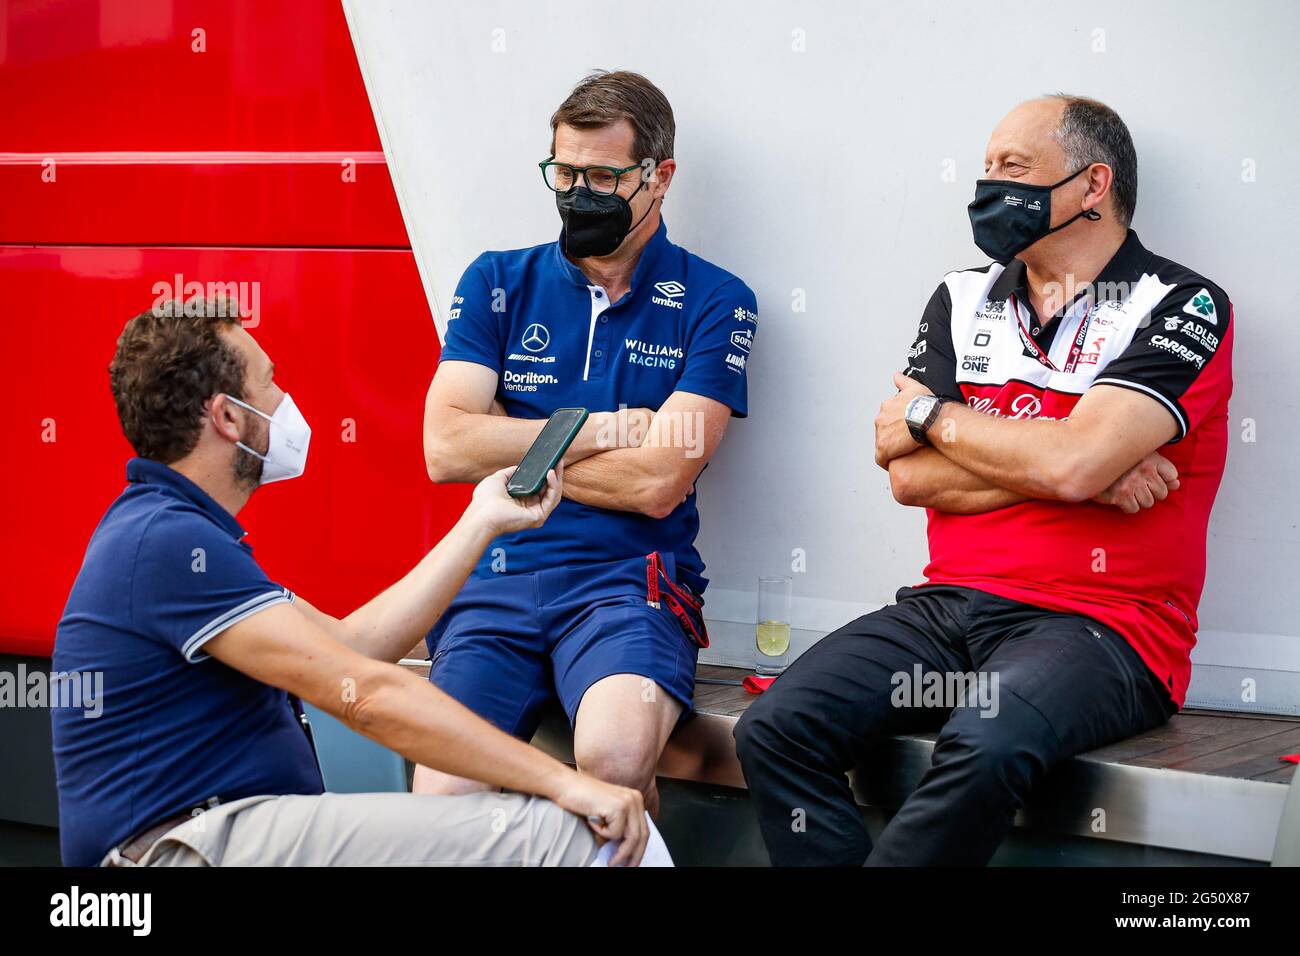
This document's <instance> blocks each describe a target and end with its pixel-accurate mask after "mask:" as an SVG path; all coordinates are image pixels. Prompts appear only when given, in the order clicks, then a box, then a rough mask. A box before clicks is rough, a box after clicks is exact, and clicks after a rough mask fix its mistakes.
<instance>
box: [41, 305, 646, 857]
mask: <svg viewBox="0 0 1300 956" xmlns="http://www.w3.org/2000/svg"><path fill="white" fill-rule="evenodd" d="M196 302H197V304H196ZM237 314H238V313H237V312H236V311H235V309H234V308H233V307H228V306H221V307H217V304H216V303H212V302H208V303H204V302H202V301H200V300H191V302H189V303H185V304H184V305H181V304H179V303H167V304H166V305H165V306H164V307H162V308H159V309H152V310H150V311H148V312H144V313H141V314H140V315H138V316H136V317H135V318H133V319H132V320H131V321H130V322H128V323H127V325H126V328H125V329H124V330H123V332H122V336H121V338H120V339H119V340H118V346H117V353H116V355H115V356H114V358H113V363H112V366H111V368H110V378H111V381H112V388H113V397H114V400H115V402H116V404H117V411H118V417H119V418H120V420H121V422H122V430H123V431H124V432H125V434H126V436H127V438H128V439H129V440H130V441H131V444H132V445H133V447H134V448H135V449H136V452H137V453H138V454H139V456H140V457H138V458H134V459H132V460H131V461H130V463H129V464H128V465H127V469H126V476H127V482H128V484H127V487H126V489H125V490H124V491H123V492H122V493H121V495H119V496H118V498H117V500H116V501H115V502H114V503H113V505H112V506H111V507H110V508H109V510H108V513H107V514H105V515H104V518H103V520H102V521H101V522H100V524H99V527H98V528H96V529H95V533H94V535H93V536H92V538H91V540H90V544H89V546H88V547H87V549H86V557H85V561H84V563H83V564H82V567H81V571H80V573H79V574H78V575H77V580H76V583H75V584H74V585H73V587H72V592H71V594H70V595H69V597H68V603H67V607H66V609H65V610H64V614H63V618H62V620H60V622H59V626H58V631H57V634H56V638H55V645H54V669H55V671H56V672H57V673H61V674H68V675H81V674H92V673H93V674H99V675H102V686H103V688H104V691H103V699H102V701H101V703H102V706H101V707H100V708H97V710H98V712H96V711H90V712H86V711H82V710H80V709H75V710H74V709H71V708H55V709H54V710H53V712H52V713H53V729H54V757H55V768H56V772H57V777H58V789H59V830H60V839H61V842H62V848H63V860H64V863H66V864H69V865H76V866H88V865H94V864H96V863H100V862H104V863H108V864H110V865H203V864H207V865H222V864H259V863H260V864H274V865H282V864H304V865H316V864H371V865H374V864H385V865H389V864H406V865H427V864H456V863H482V864H512V863H533V864H560V863H568V864H582V863H587V862H590V861H591V860H592V859H593V858H594V857H595V855H596V838H595V836H593V834H592V833H591V832H589V829H588V828H590V829H591V830H594V831H595V835H596V836H600V837H603V838H609V839H617V838H620V837H621V838H622V845H621V846H620V847H619V848H618V850H617V851H616V853H615V856H616V857H617V859H616V860H615V862H617V863H623V862H636V861H637V860H638V859H639V857H640V854H641V850H642V848H643V847H644V846H645V837H646V834H647V830H648V826H647V823H646V820H645V814H644V810H643V808H642V800H641V795H640V794H639V793H637V792H636V791H635V790H629V789H625V788H620V787H613V786H610V785H609V784H607V783H603V782H601V781H598V780H595V779H593V778H591V777H589V776H585V775H583V774H580V773H574V772H573V771H571V770H570V769H569V768H567V767H565V766H564V765H563V764H561V763H559V762H558V761H556V760H553V759H552V758H550V757H548V756H546V755H545V754H543V753H541V752H540V751H538V750H535V749H534V748H532V747H529V746H527V745H525V744H522V743H520V742H519V741H517V740H515V739H513V738H512V737H510V736H508V735H506V734H504V733H502V732H501V731H499V730H497V729H496V728H494V727H492V726H491V725H490V724H488V723H486V722H485V721H483V720H481V719H480V718H478V717H476V716H474V715H473V714H472V713H470V712H469V711H468V710H466V709H465V708H464V707H462V706H461V705H459V704H457V703H456V702H455V701H453V700H451V699H450V698H448V697H447V696H446V695H445V694H443V693H441V692H439V691H438V690H437V689H436V688H434V687H431V686H429V684H428V683H427V682H425V681H423V680H421V679H420V678H417V677H415V676H414V675H412V674H410V673H408V672H407V671H404V670H403V669H402V668H400V667H397V666H395V664H394V663H392V662H394V661H396V660H397V659H398V658H399V657H401V656H402V654H403V652H404V651H406V650H408V649H409V648H410V646H411V645H412V644H413V643H415V642H416V641H417V640H418V639H419V637H420V636H421V635H422V634H424V633H425V632H426V631H427V630H428V629H429V628H430V627H431V626H432V625H433V623H434V621H436V620H437V617H438V615H439V613H440V612H441V611H442V609H443V608H444V607H446V605H447V602H449V601H450V600H451V598H452V596H453V595H454V594H455V593H456V591H457V589H458V588H459V587H460V585H461V583H462V582H463V581H464V580H465V577H466V575H467V574H468V573H469V571H470V569H471V568H472V567H473V565H474V562H475V561H476V560H477V559H478V557H479V555H480V554H481V553H482V550H483V547H484V546H485V545H486V544H487V543H488V542H489V541H490V540H492V538H494V537H495V536H497V535H499V534H501V533H502V532H506V531H516V530H520V529H523V528H527V527H535V526H537V525H539V524H541V523H542V522H543V521H545V520H546V516H547V514H548V513H549V512H550V511H551V509H553V508H554V507H555V505H556V504H557V503H558V502H559V498H560V488H561V483H560V480H559V476H557V475H555V474H552V475H550V476H549V478H548V485H549V487H548V490H547V491H546V493H545V494H544V495H543V496H542V497H541V498H540V499H532V500H528V501H514V500H512V499H511V498H510V497H509V496H508V495H507V494H506V490H505V482H506V477H507V474H508V472H509V470H508V469H503V470H501V471H498V472H495V473H494V474H492V475H489V476H487V477H485V478H484V479H483V481H482V482H481V483H480V484H479V486H478V488H476V489H475V491H474V497H473V500H472V501H471V503H470V505H469V507H468V508H467V509H466V511H465V513H464V515H462V517H461V519H460V521H458V522H457V524H456V525H455V527H454V528H453V529H452V530H451V531H450V532H448V534H447V536H446V537H445V538H444V539H443V540H442V541H441V542H440V543H439V544H438V546H437V547H435V548H434V549H433V550H432V551H430V552H429V554H428V555H426V556H425V558H424V559H423V560H421V561H420V563H419V564H417V565H416V566H415V567H414V568H413V569H412V570H411V571H410V572H409V573H408V574H407V575H406V576H405V577H403V578H402V579H401V580H400V581H398V582H397V583H395V584H394V585H393V586H392V587H390V588H388V589H387V590H385V591H384V592H383V593H382V594H380V595H379V596H378V597H376V598H375V599H374V600H372V601H370V602H368V603H367V604H365V605H363V606H362V607H360V608H358V609H357V610H355V611H353V612H352V613H351V614H349V615H348V616H347V617H345V618H342V619H338V618H334V617H331V616H329V615H328V614H325V613H324V612H322V611H319V610H317V609H316V608H314V607H312V605H311V604H309V603H308V602H307V601H306V600H305V599H304V598H303V597H301V596H297V595H295V594H294V593H293V592H291V591H290V590H289V589H288V588H286V587H284V586H282V585H281V584H279V583H276V582H273V581H271V580H270V579H269V578H268V577H267V576H266V574H264V573H263V572H262V569H261V568H259V567H258V565H257V562H256V561H255V560H254V559H253V554H252V549H251V548H250V547H249V546H248V544H247V543H246V542H245V541H244V530H243V529H242V528H241V527H240V526H239V523H238V522H237V521H236V520H235V515H236V514H237V513H238V512H239V511H240V509H241V508H242V507H243V506H244V504H245V503H246V502H247V501H248V499H249V497H250V496H251V495H252V494H253V492H254V491H256V490H257V488H259V487H260V486H261V485H263V484H266V483H268V482H272V481H279V480H282V479H287V478H294V477H296V476H298V475H300V474H302V473H303V470H304V468H305V466H306V460H307V450H308V445H309V440H310V438H311V429H310V428H309V427H308V426H307V422H306V421H305V420H304V418H303V416H302V415H301V413H299V411H298V409H297V406H296V405H295V404H294V402H293V399H292V398H290V397H289V396H288V395H287V394H285V393H284V392H283V391H281V390H280V388H279V386H278V385H277V384H276V382H275V379H274V377H273V376H274V371H275V367H274V366H273V365H272V364H271V361H270V359H269V358H268V357H267V355H266V353H265V352H263V351H262V349H261V348H260V347H258V345H257V343H256V342H255V341H254V339H253V337H252V336H251V335H249V334H248V332H247V331H245V330H244V329H243V328H241V327H240V324H239V321H238V319H237ZM291 695H292V696H291ZM296 698H301V699H303V700H306V701H309V702H310V703H312V704H314V705H316V706H317V707H319V708H321V709H322V710H324V711H326V712H327V713H329V714H332V715H333V716H335V717H337V718H338V719H339V720H341V721H343V722H344V723H345V724H346V725H348V726H349V727H351V728H352V729H354V730H357V731H359V732H361V733H364V734H365V735H366V736H368V737H371V738H372V739H374V740H377V741H379V742H380V743H382V744H384V745H386V746H388V747H390V748H392V749H393V750H396V751H398V752H399V753H402V754H404V755H406V756H407V757H409V758H410V759H412V760H415V761H420V762H423V763H426V764H429V763H432V764H433V765H434V766H440V767H442V768H443V769H445V770H447V771H449V772H454V773H460V774H465V775H467V776H472V777H477V778H479V779H481V780H483V781H485V782H486V783H488V784H490V785H492V786H495V787H498V788H505V789H508V790H512V791H516V792H515V793H510V794H501V793H494V794H479V795H477V796H473V797H458V798H438V797H424V796H418V795H413V794H406V793H379V794H333V793H324V792H323V791H324V787H323V783H322V780H321V775H320V772H319V770H318V768H317V764H316V760H315V756H314V753H313V750H312V746H311V743H310V741H309V739H308V736H307V734H306V732H305V729H304V726H303V725H302V724H301V723H300V716H299V715H300V713H301V711H300V710H299V709H298V706H297V700H296ZM531 795H536V796H531ZM542 798H549V799H542ZM566 810H567V811H570V812H567V813H566V812H565V811H566Z"/></svg>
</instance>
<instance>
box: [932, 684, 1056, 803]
mask: <svg viewBox="0 0 1300 956" xmlns="http://www.w3.org/2000/svg"><path fill="white" fill-rule="evenodd" d="M1016 703H1017V704H1019V706H1013V707H1012V708H1010V709H1009V710H1004V712H1003V713H1000V714H999V715H998V716H996V717H981V716H979V712H978V711H973V710H958V711H957V712H956V714H955V715H954V717H953V718H952V719H951V720H949V722H948V724H947V725H946V726H945V727H944V729H943V731H942V732H941V733H940V735H939V738H938V740H937V741H936V742H935V754H934V763H935V765H936V766H939V765H942V764H954V765H958V766H961V767H962V768H963V769H964V771H965V773H966V775H967V776H968V778H969V779H970V781H971V782H972V783H973V784H974V785H976V786H979V787H981V788H986V789H994V790H1001V791H1004V792H1006V793H1009V794H1014V795H1016V796H1023V795H1024V792H1025V791H1026V789H1027V788H1028V787H1029V786H1031V785H1032V784H1033V783H1034V782H1035V781H1037V780H1038V779H1039V778H1040V777H1041V776H1042V775H1043V774H1044V773H1045V772H1046V771H1047V770H1048V769H1049V768H1050V767H1051V766H1052V765H1053V764H1054V763H1055V762H1056V759H1057V757H1056V755H1057V751H1058V749H1059V746H1058V743H1057V739H1056V734H1055V732H1054V731H1053V729H1052V727H1051V725H1050V724H1049V723H1048V722H1047V720H1046V718H1044V717H1043V716H1042V715H1041V714H1039V713H1038V711H1036V710H1034V709H1033V708H1032V707H1030V706H1029V705H1027V704H1024V703H1023V702H1021V701H1016Z"/></svg>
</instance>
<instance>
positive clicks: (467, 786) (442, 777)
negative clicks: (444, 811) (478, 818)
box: [411, 764, 492, 797]
mask: <svg viewBox="0 0 1300 956" xmlns="http://www.w3.org/2000/svg"><path fill="white" fill-rule="evenodd" d="M491 789H492V788H491V787H489V786H488V785H487V784H486V783H482V782H481V781H478V780H470V779H469V778H467V777H456V776H452V775H451V774H449V773H443V772H442V771H441V770H434V769H432V768H431V767H426V766H424V764H416V765H415V777H414V778H413V779H412V780H411V792H412V793H425V794H430V795H432V796H443V797H457V796H460V795H461V794H465V793H484V792H486V791H488V790H491Z"/></svg>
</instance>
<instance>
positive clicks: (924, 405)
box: [907, 395, 934, 425]
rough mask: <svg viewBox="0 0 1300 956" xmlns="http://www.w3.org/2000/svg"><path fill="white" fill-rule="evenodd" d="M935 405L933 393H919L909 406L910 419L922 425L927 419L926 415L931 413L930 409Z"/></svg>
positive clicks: (908, 417)
mask: <svg viewBox="0 0 1300 956" xmlns="http://www.w3.org/2000/svg"><path fill="white" fill-rule="evenodd" d="M933 407H934V396H933V395H918V396H917V397H916V398H914V399H912V401H911V404H909V405H908V407H907V419H908V421H910V422H912V423H913V424H916V425H920V424H921V423H922V422H924V421H925V417H926V416H927V415H929V414H930V409H931V408H933Z"/></svg>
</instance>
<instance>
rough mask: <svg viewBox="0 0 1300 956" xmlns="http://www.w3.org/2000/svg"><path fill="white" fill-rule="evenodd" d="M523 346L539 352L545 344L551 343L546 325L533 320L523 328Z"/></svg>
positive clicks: (543, 348)
mask: <svg viewBox="0 0 1300 956" xmlns="http://www.w3.org/2000/svg"><path fill="white" fill-rule="evenodd" d="M522 342H523V346H524V348H526V349H528V351H530V352H541V351H544V350H545V349H546V346H548V345H550V344H551V333H550V332H548V331H547V329H546V326H544V325H542V324H541V323H539V322H534V323H533V324H532V325H530V326H528V328H526V329H524V337H523V339H522Z"/></svg>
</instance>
